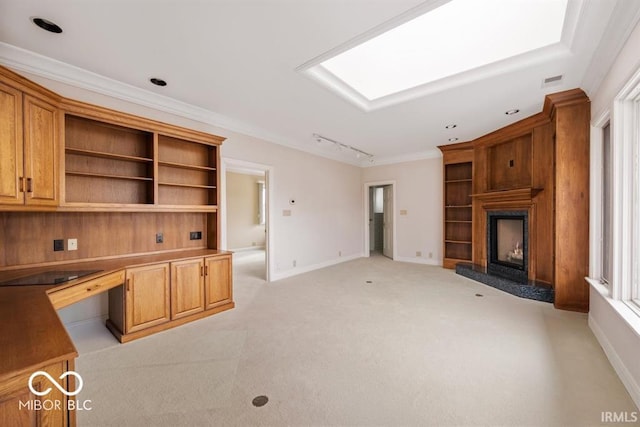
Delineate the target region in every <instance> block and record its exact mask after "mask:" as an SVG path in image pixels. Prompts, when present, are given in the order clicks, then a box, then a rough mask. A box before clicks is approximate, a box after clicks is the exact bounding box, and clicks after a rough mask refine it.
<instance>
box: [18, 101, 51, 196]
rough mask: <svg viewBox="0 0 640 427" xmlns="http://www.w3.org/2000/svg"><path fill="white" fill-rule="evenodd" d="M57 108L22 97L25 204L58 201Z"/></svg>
mask: <svg viewBox="0 0 640 427" xmlns="http://www.w3.org/2000/svg"><path fill="white" fill-rule="evenodd" d="M58 117H59V112H58V109H57V108H56V107H55V106H53V105H51V104H48V103H46V102H44V101H42V100H40V99H38V98H34V97H32V96H29V95H25V96H24V159H25V161H24V163H25V165H24V168H25V175H26V177H27V183H26V188H25V191H26V195H27V197H26V203H27V204H31V205H44V206H55V205H57V204H58V157H59V152H58Z"/></svg>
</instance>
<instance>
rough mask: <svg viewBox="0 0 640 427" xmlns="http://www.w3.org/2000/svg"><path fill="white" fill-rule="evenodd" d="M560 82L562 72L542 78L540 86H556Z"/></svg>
mask: <svg viewBox="0 0 640 427" xmlns="http://www.w3.org/2000/svg"><path fill="white" fill-rule="evenodd" d="M560 83H562V74H559V75H557V76H553V77H547V78H546V79H544V80H542V87H549V86H557V85H559V84H560Z"/></svg>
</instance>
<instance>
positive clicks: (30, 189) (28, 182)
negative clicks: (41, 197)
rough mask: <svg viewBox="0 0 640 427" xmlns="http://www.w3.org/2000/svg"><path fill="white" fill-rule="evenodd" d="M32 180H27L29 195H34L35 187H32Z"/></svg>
mask: <svg viewBox="0 0 640 427" xmlns="http://www.w3.org/2000/svg"><path fill="white" fill-rule="evenodd" d="M31 181H32V180H31V178H27V193H33V186H32V185H31Z"/></svg>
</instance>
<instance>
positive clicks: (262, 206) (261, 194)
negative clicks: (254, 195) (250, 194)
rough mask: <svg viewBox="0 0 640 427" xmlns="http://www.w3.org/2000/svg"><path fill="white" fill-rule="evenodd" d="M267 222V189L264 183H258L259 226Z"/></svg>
mask: <svg viewBox="0 0 640 427" xmlns="http://www.w3.org/2000/svg"><path fill="white" fill-rule="evenodd" d="M266 221H267V189H266V187H265V185H264V181H258V224H260V225H264V224H265V223H266Z"/></svg>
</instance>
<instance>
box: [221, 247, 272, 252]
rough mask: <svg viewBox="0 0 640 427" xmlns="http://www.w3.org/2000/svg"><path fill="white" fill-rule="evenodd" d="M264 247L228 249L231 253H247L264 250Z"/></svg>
mask: <svg viewBox="0 0 640 427" xmlns="http://www.w3.org/2000/svg"><path fill="white" fill-rule="evenodd" d="M264 249H265V247H264V246H247V247H246V248H229V250H230V251H231V252H247V251H255V250H264Z"/></svg>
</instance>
